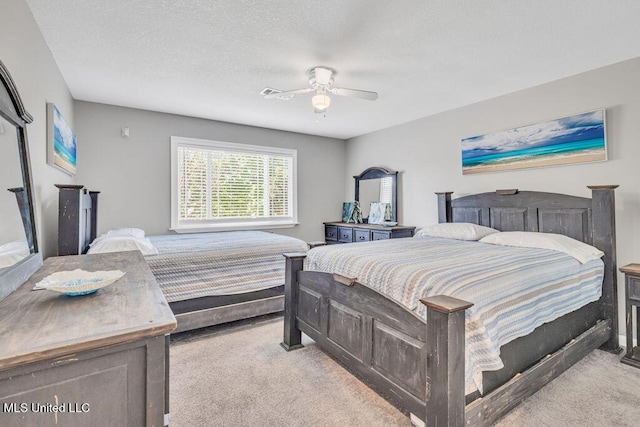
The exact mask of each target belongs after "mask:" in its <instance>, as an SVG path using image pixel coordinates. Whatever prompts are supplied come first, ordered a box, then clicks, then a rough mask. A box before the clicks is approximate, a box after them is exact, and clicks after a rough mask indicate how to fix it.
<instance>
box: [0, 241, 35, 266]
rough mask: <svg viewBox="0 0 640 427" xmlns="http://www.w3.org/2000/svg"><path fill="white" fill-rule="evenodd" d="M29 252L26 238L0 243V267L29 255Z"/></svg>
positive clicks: (12, 263) (9, 264)
mask: <svg viewBox="0 0 640 427" xmlns="http://www.w3.org/2000/svg"><path fill="white" fill-rule="evenodd" d="M29 253H30V252H29V245H28V244H27V241H26V240H16V241H15V242H9V243H5V244H4V245H0V268H5V267H10V266H12V265H14V264H15V263H17V262H18V261H20V260H21V259H23V258H26V257H27V256H29Z"/></svg>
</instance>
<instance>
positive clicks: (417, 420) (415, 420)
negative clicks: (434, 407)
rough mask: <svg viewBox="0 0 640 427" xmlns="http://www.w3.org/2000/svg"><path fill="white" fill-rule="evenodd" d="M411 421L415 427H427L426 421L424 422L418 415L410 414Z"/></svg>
mask: <svg viewBox="0 0 640 427" xmlns="http://www.w3.org/2000/svg"><path fill="white" fill-rule="evenodd" d="M409 419H410V420H411V425H412V426H415V427H426V424H425V423H424V421H422V420H421V419H420V418H419V417H418V416H417V415H415V414H413V413H410V414H409Z"/></svg>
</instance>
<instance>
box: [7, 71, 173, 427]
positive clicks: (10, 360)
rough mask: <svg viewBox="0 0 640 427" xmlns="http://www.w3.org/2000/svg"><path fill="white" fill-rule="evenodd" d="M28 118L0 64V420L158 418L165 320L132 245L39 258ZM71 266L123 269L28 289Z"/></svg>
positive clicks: (129, 421) (162, 418)
mask: <svg viewBox="0 0 640 427" xmlns="http://www.w3.org/2000/svg"><path fill="white" fill-rule="evenodd" d="M43 107H44V106H43ZM32 121H33V118H32V116H31V115H29V113H27V111H26V110H25V108H24V105H23V103H22V100H21V98H20V95H19V93H18V90H17V88H16V85H15V83H14V80H13V79H12V77H11V75H10V74H9V71H8V70H7V68H6V66H5V65H4V64H3V63H2V62H1V61H0V146H1V147H2V155H1V156H0V183H1V184H2V187H1V188H0V219H1V220H0V262H1V264H0V407H1V408H2V409H3V413H2V416H1V417H0V418H1V422H0V424H2V426H24V425H29V426H49V425H56V424H57V425H64V426H88V425H96V426H97V425H100V426H106V425H118V426H125V425H130V426H132V425H156V426H159V425H166V424H167V422H168V417H167V414H168V408H169V406H168V403H169V392H168V390H169V388H168V378H169V375H168V369H169V340H168V334H169V333H170V332H171V331H172V330H173V329H174V328H175V326H176V320H175V317H174V316H173V313H172V312H171V309H170V308H169V305H168V304H167V301H166V299H165V298H164V295H163V294H162V292H161V291H160V288H159V287H158V284H157V282H156V281H155V278H154V276H153V274H152V273H151V270H150V269H149V267H148V265H147V264H146V263H145V261H144V258H143V257H142V255H141V254H140V253H139V252H118V253H112V254H99V255H82V256H65V257H50V258H47V259H46V260H44V262H43V259H42V255H41V254H40V252H39V247H38V238H37V230H36V218H35V208H34V206H35V205H34V194H33V181H32V178H31V164H30V160H29V147H28V139H27V124H29V123H31V122H32ZM38 125H39V126H44V124H43V123H40V124H38ZM38 143H42V144H44V143H45V141H38ZM51 185H53V184H51ZM75 269H82V270H85V271H93V272H95V271H101V270H111V271H114V270H121V271H122V272H124V273H125V274H124V276H123V277H122V278H120V279H119V280H118V281H117V282H115V283H113V284H111V285H109V286H108V287H105V288H103V289H100V290H98V291H97V292H95V293H92V294H89V295H82V296H69V295H68V293H67V294H65V293H57V292H53V291H50V290H34V286H35V285H36V284H37V283H38V282H40V281H41V280H42V279H44V278H46V277H48V276H50V275H52V274H54V273H60V272H71V271H73V270H75Z"/></svg>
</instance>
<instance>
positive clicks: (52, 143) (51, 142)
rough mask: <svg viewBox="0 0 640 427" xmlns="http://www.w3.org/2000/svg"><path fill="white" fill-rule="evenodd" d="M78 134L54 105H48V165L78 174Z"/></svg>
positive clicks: (70, 173) (71, 173)
mask: <svg viewBox="0 0 640 427" xmlns="http://www.w3.org/2000/svg"><path fill="white" fill-rule="evenodd" d="M76 148H77V142H76V134H75V133H74V132H73V130H72V129H71V127H70V126H69V125H68V124H67V122H66V121H65V120H64V117H62V114H60V111H59V110H58V109H57V108H56V106H55V105H54V104H51V103H47V163H48V164H50V165H51V166H54V167H57V168H58V169H60V170H62V171H64V172H66V173H68V174H69V175H72V176H73V175H75V174H76Z"/></svg>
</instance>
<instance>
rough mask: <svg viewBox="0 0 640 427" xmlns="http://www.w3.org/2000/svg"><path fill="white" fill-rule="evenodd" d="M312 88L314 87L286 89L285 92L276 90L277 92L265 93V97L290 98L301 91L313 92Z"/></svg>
mask: <svg viewBox="0 0 640 427" xmlns="http://www.w3.org/2000/svg"><path fill="white" fill-rule="evenodd" d="M312 90H313V88H311V87H306V88H304V89H294V90H287V91H284V92H275V93H271V94H269V95H265V96H264V97H265V99H273V98H280V99H290V98H291V97H293V96H294V95H298V94H300V93H307V92H311V91H312Z"/></svg>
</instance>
